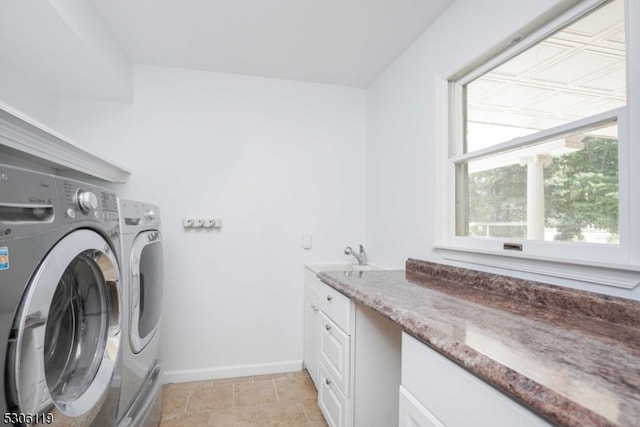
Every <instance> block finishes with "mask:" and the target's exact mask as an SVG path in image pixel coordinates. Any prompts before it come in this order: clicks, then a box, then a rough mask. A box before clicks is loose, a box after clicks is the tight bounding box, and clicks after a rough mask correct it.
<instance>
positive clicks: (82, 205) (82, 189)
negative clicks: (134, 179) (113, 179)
mask: <svg viewBox="0 0 640 427" xmlns="http://www.w3.org/2000/svg"><path fill="white" fill-rule="evenodd" d="M56 184H57V187H58V194H59V196H60V203H61V206H62V208H63V211H64V214H65V217H66V219H67V221H74V220H75V221H77V220H79V219H83V220H91V221H98V222H100V223H103V224H107V225H112V223H114V224H117V223H118V199H117V198H116V195H115V193H113V192H111V191H110V190H107V189H105V188H100V187H98V186H94V185H90V184H87V183H84V182H79V181H75V180H72V179H67V178H60V177H56Z"/></svg>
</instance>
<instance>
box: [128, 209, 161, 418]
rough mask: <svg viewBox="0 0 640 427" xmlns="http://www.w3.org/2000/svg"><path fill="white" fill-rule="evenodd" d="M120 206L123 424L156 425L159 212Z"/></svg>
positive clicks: (158, 393)
mask: <svg viewBox="0 0 640 427" xmlns="http://www.w3.org/2000/svg"><path fill="white" fill-rule="evenodd" d="M118 206H119V212H120V229H121V233H122V234H121V241H122V259H123V277H124V287H123V290H124V291H123V313H124V316H123V322H124V328H123V330H124V332H125V340H124V341H125V342H124V345H123V347H122V354H123V359H122V360H123V371H122V372H123V376H122V392H121V395H120V405H119V410H118V419H119V424H118V425H119V426H120V427H125V426H136V427H138V426H145V427H146V426H157V425H158V424H159V423H160V419H161V415H162V408H161V380H162V378H161V377H162V363H161V360H160V353H159V352H160V317H161V314H162V299H163V286H164V284H163V280H164V263H163V258H162V235H161V234H160V210H159V209H158V207H157V206H154V205H150V204H147V203H142V202H136V201H131V200H118Z"/></svg>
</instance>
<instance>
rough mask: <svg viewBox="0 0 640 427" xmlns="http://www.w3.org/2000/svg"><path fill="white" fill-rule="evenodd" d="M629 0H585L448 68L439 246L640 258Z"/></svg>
mask: <svg viewBox="0 0 640 427" xmlns="http://www.w3.org/2000/svg"><path fill="white" fill-rule="evenodd" d="M629 3H633V2H629ZM628 6H631V7H636V5H631V4H629V5H627V7H628ZM625 10H626V5H625V0H609V1H602V0H600V1H595V0H592V1H584V2H581V3H580V4H579V5H578V6H575V7H574V8H573V9H570V10H569V11H567V12H565V13H563V14H562V16H560V17H557V18H556V19H554V20H552V21H551V22H549V23H547V24H545V25H544V26H543V27H542V28H538V29H537V30H535V31H534V32H533V33H532V34H530V35H529V36H527V37H524V38H516V39H514V40H513V41H512V42H511V46H510V47H509V48H508V49H506V50H505V51H503V52H502V53H500V54H498V55H497V56H495V57H494V58H492V59H490V60H489V61H486V62H484V63H483V64H481V65H479V66H476V67H475V68H474V69H472V70H471V71H469V72H466V73H465V74H464V75H461V76H454V77H453V78H451V79H449V82H448V84H449V112H450V114H449V117H448V123H449V125H448V126H449V132H448V135H449V138H448V141H449V152H448V166H447V168H448V170H447V174H448V177H449V181H450V189H451V192H452V193H453V194H454V195H455V196H454V197H453V198H452V200H450V203H449V204H448V209H449V210H448V213H447V215H446V220H447V222H448V227H447V233H448V235H447V236H445V238H444V241H445V244H443V245H440V246H441V247H448V248H449V249H455V250H469V251H477V252H484V253H492V254H500V256H502V257H504V255H509V256H515V257H519V258H533V259H542V260H548V261H562V262H568V263H571V264H593V263H597V264H601V265H608V266H616V267H622V268H624V269H638V268H637V267H638V259H637V253H638V246H640V245H639V243H638V241H637V240H638V239H637V238H636V239H634V238H633V236H637V235H638V234H637V227H636V226H635V225H634V224H632V221H631V215H630V212H629V209H630V207H634V206H637V201H636V200H635V198H636V196H635V194H634V193H637V188H636V189H635V190H634V191H632V190H631V186H632V185H637V184H635V183H634V181H633V180H634V177H635V178H637V175H636V174H635V172H634V171H633V170H632V168H631V167H630V166H631V165H634V164H635V165H636V167H637V165H640V162H634V160H638V159H637V157H639V156H638V152H639V151H640V150H638V149H637V148H635V146H634V145H633V144H634V143H635V144H638V143H640V139H639V135H638V133H640V132H638V126H637V125H636V124H635V123H632V121H631V120H630V119H631V117H632V116H630V113H629V111H630V105H637V103H638V102H639V101H640V100H639V99H637V98H638V95H637V92H638V91H637V89H635V90H633V91H632V90H629V87H630V86H632V85H630V84H629V77H630V76H634V78H637V77H635V76H638V75H639V74H638V72H640V70H635V69H634V67H638V66H637V59H635V62H633V60H632V59H631V58H635V57H636V56H637V54H638V52H637V50H638V47H639V46H638V43H637V42H635V41H634V42H630V40H631V39H634V40H638V39H640V34H638V30H637V25H635V26H633V25H629V24H628V22H625V21H626V20H627V19H629V18H628V16H626V15H628V14H625ZM636 15H637V13H636ZM632 30H633V31H632ZM634 72H635V74H634ZM634 84H635V85H637V84H638V83H637V82H634ZM633 87H635V86H633ZM634 108H637V107H634ZM635 120H636V121H637V120H638V119H637V118H636V119H635ZM634 156H635V157H634ZM631 157H634V158H633V159H632V158H631ZM636 216H637V215H636ZM501 262H502V261H501Z"/></svg>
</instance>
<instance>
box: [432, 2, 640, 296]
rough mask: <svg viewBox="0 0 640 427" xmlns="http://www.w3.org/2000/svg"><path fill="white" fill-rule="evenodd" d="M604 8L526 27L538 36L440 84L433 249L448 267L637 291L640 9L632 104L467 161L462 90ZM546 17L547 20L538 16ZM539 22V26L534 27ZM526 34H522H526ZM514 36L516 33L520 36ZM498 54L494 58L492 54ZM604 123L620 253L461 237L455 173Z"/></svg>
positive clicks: (628, 33) (631, 29) (630, 66)
mask: <svg viewBox="0 0 640 427" xmlns="http://www.w3.org/2000/svg"><path fill="white" fill-rule="evenodd" d="M606 2H607V0H586V1H582V2H579V3H578V4H577V5H573V6H571V7H569V8H567V9H566V10H564V11H562V12H561V13H559V14H557V15H556V16H555V17H552V18H551V19H546V21H547V22H545V23H544V24H542V25H538V26H537V27H536V25H535V22H533V23H528V25H524V26H523V28H525V29H526V28H527V27H530V26H533V27H534V28H535V29H534V30H533V31H530V33H529V34H528V35H526V36H518V37H517V38H516V37H512V38H511V40H515V42H507V43H505V46H506V47H505V48H504V49H502V50H501V51H499V50H498V49H499V47H497V48H496V46H488V47H487V49H486V52H494V54H492V55H491V57H490V58H489V59H488V60H487V55H484V58H480V59H478V60H476V61H474V62H472V63H471V66H469V65H468V64H464V65H463V66H462V67H459V69H458V70H462V71H457V72H454V73H451V75H450V76H449V77H448V78H444V79H443V78H437V79H436V99H437V104H438V105H437V109H436V111H438V112H439V115H438V117H437V118H436V123H437V124H436V141H437V145H438V147H437V150H438V151H439V156H438V159H439V160H438V164H437V166H438V168H437V174H438V177H439V179H442V180H444V182H445V185H443V186H440V189H439V197H438V200H439V202H440V203H439V206H440V207H441V208H440V209H439V215H438V224H439V227H438V232H437V235H436V244H435V248H436V249H437V251H438V252H439V253H440V254H441V255H442V256H443V257H444V258H445V259H448V260H452V261H458V262H463V263H472V264H480V265H485V266H492V267H499V268H507V269H513V270H518V271H525V272H530V273H536V274H542V275H547V276H552V277H561V278H568V279H572V280H578V281H583V282H589V283H592V284H593V283H597V284H603V285H609V286H615V287H621V288H626V289H633V288H634V287H636V286H637V285H638V284H640V224H638V221H634V217H638V214H640V194H634V193H638V191H633V183H640V171H639V170H640V168H639V167H632V165H640V147H638V145H639V144H640V120H635V121H633V120H629V118H630V117H640V81H639V79H638V78H637V77H635V78H634V76H639V75H640V2H637V1H635V0H632V1H630V0H624V2H625V5H624V7H625V44H626V47H625V49H626V50H625V55H626V73H627V74H626V76H627V104H626V106H624V107H620V108H616V109H613V110H609V111H606V112H603V113H600V114H596V115H593V116H590V117H587V118H584V119H581V120H577V121H574V122H571V123H568V124H564V125H560V126H557V127H554V128H551V129H547V130H544V131H540V132H537V133H535V134H533V137H532V136H531V135H527V136H524V137H518V138H515V139H513V140H510V141H506V142H503V143H500V144H497V145H495V146H492V147H488V148H483V149H479V150H476V151H472V152H470V153H464V141H463V130H464V117H463V111H464V103H463V101H464V99H463V86H464V85H465V84H467V83H469V82H471V81H472V80H474V79H476V78H477V77H480V76H481V75H483V74H485V73H486V72H488V71H490V70H491V69H493V68H495V67H496V66H498V65H499V64H502V63H504V62H505V61H507V60H509V59H511V58H513V57H514V56H516V55H518V54H519V53H521V52H523V51H524V50H526V49H528V48H530V47H532V46H533V45H535V44H537V43H539V42H541V41H542V40H544V39H546V38H547V37H549V36H550V35H551V34H553V33H555V32H556V31H558V30H559V29H561V28H563V27H565V26H567V25H569V24H570V23H572V22H574V21H576V20H579V19H580V18H581V17H582V16H584V15H586V14H588V13H589V12H591V11H592V10H594V9H596V8H597V7H599V6H601V5H603V4H604V3H606ZM541 17H542V15H541ZM534 21H535V20H534ZM523 31H524V30H523ZM516 34H517V33H516ZM496 51H498V53H497V54H495V52H496ZM607 120H617V122H618V132H619V138H618V142H619V143H618V173H619V183H618V185H619V221H620V224H619V227H620V228H619V235H620V244H619V245H602V244H595V243H593V244H591V243H573V242H560V241H535V240H527V239H502V238H489V239H486V238H479V237H469V236H458V235H456V234H457V233H456V228H457V227H458V224H457V221H456V217H457V214H458V212H457V209H460V207H458V206H457V203H456V194H457V192H458V190H459V189H458V188H457V185H458V184H457V182H459V181H460V180H458V179H456V178H457V176H456V174H457V173H459V172H457V171H458V170H459V169H460V168H458V167H456V165H458V164H460V163H465V162H468V161H469V160H472V159H477V158H481V157H486V156H489V155H491V154H493V153H498V152H503V151H504V150H506V149H512V148H517V147H521V146H525V145H529V144H531V143H532V142H534V141H535V140H541V139H543V138H544V137H551V136H554V135H560V134H563V133H566V132H568V131H570V130H571V129H576V128H583V127H584V126H588V125H591V124H596V123H602V122H605V121H607ZM505 243H513V244H521V245H522V248H523V250H522V251H521V252H520V251H510V250H505V248H504V246H503V245H504V244H505Z"/></svg>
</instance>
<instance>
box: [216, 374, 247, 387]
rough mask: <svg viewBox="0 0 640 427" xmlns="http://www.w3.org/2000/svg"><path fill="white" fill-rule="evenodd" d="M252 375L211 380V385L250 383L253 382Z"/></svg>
mask: <svg viewBox="0 0 640 427" xmlns="http://www.w3.org/2000/svg"><path fill="white" fill-rule="evenodd" d="M253 380H254V378H253V375H251V376H248V377H236V378H220V379H217V380H213V384H216V385H217V384H237V383H251V382H253Z"/></svg>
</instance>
